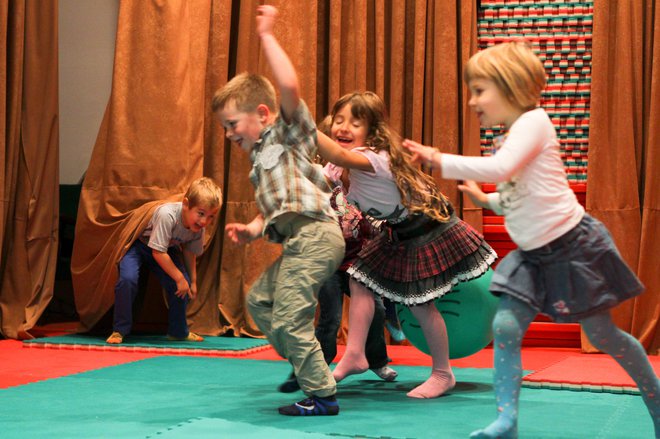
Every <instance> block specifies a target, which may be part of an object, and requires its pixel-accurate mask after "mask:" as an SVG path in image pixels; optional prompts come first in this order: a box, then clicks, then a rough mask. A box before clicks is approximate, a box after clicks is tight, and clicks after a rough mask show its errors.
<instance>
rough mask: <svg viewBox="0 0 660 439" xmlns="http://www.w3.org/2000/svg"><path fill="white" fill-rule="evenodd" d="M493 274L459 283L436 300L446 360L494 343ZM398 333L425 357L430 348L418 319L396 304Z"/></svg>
mask: <svg viewBox="0 0 660 439" xmlns="http://www.w3.org/2000/svg"><path fill="white" fill-rule="evenodd" d="M492 276H493V271H492V270H490V269H489V270H488V271H487V272H486V273H484V274H483V275H482V276H480V277H478V278H476V279H471V280H469V281H467V282H459V283H458V284H457V285H455V286H454V287H453V288H452V290H451V291H450V292H449V293H447V294H445V295H444V296H442V297H441V298H439V299H436V300H435V306H436V308H438V311H440V314H442V317H443V318H444V320H445V325H447V335H448V337H449V358H452V359H453V358H463V357H467V356H468V355H472V354H474V353H475V352H478V351H480V350H481V349H483V348H485V347H486V346H488V343H490V342H491V341H492V340H493V330H492V327H491V323H492V321H493V317H495V311H496V310H497V303H498V302H499V299H498V298H497V297H495V296H494V295H492V294H491V293H490V291H488V286H489V285H490V279H491V277H492ZM396 309H397V311H396V312H397V316H398V317H399V323H400V324H401V329H402V330H403V333H404V334H405V335H406V337H407V338H408V340H409V341H410V343H412V345H413V346H415V347H416V348H417V349H419V350H420V351H422V352H424V353H426V354H428V353H429V347H428V345H427V344H426V339H425V338H424V334H423V333H422V328H421V327H420V326H419V323H417V319H415V317H414V316H413V314H412V312H410V308H408V307H407V306H405V305H402V304H399V303H397V305H396Z"/></svg>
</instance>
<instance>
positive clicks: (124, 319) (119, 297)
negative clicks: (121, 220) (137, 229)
mask: <svg viewBox="0 0 660 439" xmlns="http://www.w3.org/2000/svg"><path fill="white" fill-rule="evenodd" d="M151 252H152V249H151V248H150V247H148V246H147V245H146V244H144V243H143V242H142V241H139V240H138V241H135V242H134V243H133V245H131V248H129V249H128V251H127V252H126V254H125V255H124V257H123V258H121V261H119V279H117V283H116V284H115V310H114V321H113V331H116V332H119V333H120V334H121V335H122V336H124V335H126V334H129V333H130V332H131V327H132V326H133V302H134V301H135V298H136V297H137V294H138V282H139V279H140V270H141V269H142V266H143V265H145V264H146V266H147V267H148V268H149V270H151V272H152V273H154V274H155V275H156V277H158V280H159V281H160V284H161V285H162V286H163V288H164V289H165V292H166V293H167V302H168V316H167V324H168V332H167V333H168V334H169V335H171V336H173V337H177V338H179V337H181V338H183V337H187V336H188V322H187V321H186V307H187V304H188V301H189V298H188V296H186V297H185V298H184V299H181V298H180V297H177V296H176V295H175V294H174V293H176V282H174V279H172V278H171V277H170V276H169V275H168V274H167V273H165V271H164V270H163V269H162V268H161V267H160V265H158V262H156V260H155V259H154V257H153V255H152V253H151ZM167 254H169V255H170V258H172V262H174V265H176V267H177V268H178V269H179V270H180V271H181V273H183V276H184V277H185V278H186V281H187V282H188V284H190V277H189V276H188V272H187V270H186V267H185V265H184V263H183V254H182V253H181V251H180V250H179V249H178V248H176V247H170V248H169V249H168V250H167Z"/></svg>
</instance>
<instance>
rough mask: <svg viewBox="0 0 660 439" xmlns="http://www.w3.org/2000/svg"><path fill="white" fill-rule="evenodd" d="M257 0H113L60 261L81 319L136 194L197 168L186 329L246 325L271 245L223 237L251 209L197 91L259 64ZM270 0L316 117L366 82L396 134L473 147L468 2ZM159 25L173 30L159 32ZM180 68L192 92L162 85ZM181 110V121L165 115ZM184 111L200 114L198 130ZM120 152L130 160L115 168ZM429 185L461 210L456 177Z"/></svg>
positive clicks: (177, 182) (137, 218)
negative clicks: (206, 205)
mask: <svg viewBox="0 0 660 439" xmlns="http://www.w3.org/2000/svg"><path fill="white" fill-rule="evenodd" d="M202 3H204V4H202ZM260 3H262V2H260V1H257V0H252V1H243V2H240V3H238V2H232V1H231V0H216V1H213V2H211V3H208V5H209V7H208V8H207V6H206V5H207V3H206V2H177V1H171V2H166V3H164V4H162V2H122V3H121V7H120V16H119V29H118V34H117V49H116V65H115V80H114V84H113V92H112V97H111V100H110V104H109V106H108V110H107V113H106V117H105V119H104V122H103V126H102V128H101V132H100V134H99V139H98V141H97V144H96V147H95V150H94V155H93V157H92V163H91V165H90V170H89V171H88V174H87V177H86V179H85V183H84V186H83V192H82V197H81V207H80V210H79V217H78V227H77V232H76V233H77V237H76V244H75V248H74V257H73V258H74V261H73V263H72V265H73V275H74V288H75V295H76V305H77V308H78V312H79V313H80V315H81V317H82V320H83V325H84V327H85V328H90V327H91V326H93V325H94V324H95V323H96V322H97V321H98V320H99V319H100V317H101V316H102V315H103V314H104V313H106V312H107V311H108V310H109V309H110V307H111V306H112V301H113V293H112V286H113V285H114V281H115V279H116V267H115V264H116V262H117V261H118V259H119V258H120V257H121V255H122V254H123V252H124V251H125V249H126V248H127V246H128V245H129V244H130V242H131V240H132V239H134V238H135V234H136V231H137V230H139V229H140V227H141V226H143V225H144V221H145V220H146V218H147V217H148V214H149V210H148V209H147V208H141V207H139V206H140V205H142V204H143V203H145V202H147V201H150V200H157V199H161V198H166V197H169V196H173V197H177V196H180V194H181V192H182V191H183V189H184V187H185V185H186V184H187V183H188V182H189V181H190V180H191V179H192V178H193V177H194V176H196V174H197V173H198V172H200V171H202V172H203V173H204V174H205V175H209V176H212V177H214V178H216V180H217V181H218V182H219V183H221V185H222V187H223V190H224V193H225V204H224V209H223V211H222V215H221V219H220V221H219V223H220V224H219V227H218V228H217V230H216V231H215V235H214V238H215V239H213V241H212V242H211V244H210V246H209V248H208V249H207V251H206V253H205V255H204V256H203V257H202V259H201V261H200V264H199V268H198V270H199V275H198V279H199V280H198V281H199V290H200V295H201V297H200V300H197V301H195V302H192V303H191V305H190V307H189V317H190V320H191V323H192V328H193V329H194V330H196V331H199V332H201V333H204V334H214V335H219V334H224V333H228V332H229V333H232V334H233V335H236V336H239V335H250V336H258V335H259V332H258V330H257V329H256V327H255V326H254V323H253V322H252V320H251V319H250V317H249V315H248V313H247V312H246V309H245V295H246V294H247V290H248V288H249V286H250V285H251V284H252V282H253V281H254V280H255V279H256V277H257V276H258V275H259V274H260V273H261V272H262V271H263V269H264V268H265V267H266V266H267V265H269V264H270V263H271V262H272V261H273V260H274V259H275V258H276V257H277V256H278V255H279V251H280V250H279V247H278V246H276V245H273V244H269V243H267V242H265V241H264V240H258V241H256V242H254V243H252V244H250V245H248V246H245V247H235V246H233V245H231V244H230V243H228V242H226V241H225V240H224V234H223V227H224V224H226V223H228V222H233V221H241V222H248V221H250V220H251V219H252V218H253V217H254V215H256V213H257V209H256V207H255V203H254V194H253V190H252V186H251V184H250V182H249V180H248V178H247V175H248V171H249V168H250V164H249V160H248V158H247V156H246V155H245V154H244V153H243V152H242V151H240V150H238V148H235V147H230V145H229V143H228V142H227V141H225V139H224V138H223V135H224V132H223V130H222V129H221V127H220V126H219V124H218V123H217V122H216V121H214V120H213V117H212V115H211V114H210V111H209V102H210V99H211V96H212V95H213V92H214V91H215V90H216V89H217V88H219V87H221V86H222V85H223V84H224V83H225V82H226V81H227V80H229V79H230V78H231V77H233V76H234V75H235V74H236V73H239V72H242V71H246V70H247V71H256V72H259V73H263V74H266V75H267V76H268V75H269V72H268V68H267V66H266V64H265V62H264V59H263V56H262V54H261V51H260V47H259V40H258V37H257V36H256V33H255V32H254V26H255V20H254V17H255V8H256V6H257V5H258V4H260ZM272 3H273V4H275V5H276V6H277V7H278V8H279V9H280V17H279V20H278V24H277V25H276V28H275V31H276V35H277V37H278V39H279V40H280V42H281V44H282V45H283V47H285V48H286V50H287V52H288V54H289V55H290V57H291V59H292V61H293V63H294V65H295V66H296V68H297V70H298V73H299V75H300V80H301V87H302V90H301V92H302V97H303V99H304V100H305V101H306V102H307V104H308V106H309V108H310V109H312V112H315V113H316V117H317V119H320V118H322V117H323V116H324V115H325V114H326V113H327V112H328V111H329V107H330V106H331V104H332V103H333V102H334V101H335V100H336V99H337V98H338V97H339V96H341V95H342V94H344V93H347V92H350V91H353V90H373V91H375V92H377V93H378V94H379V95H381V96H382V97H383V98H384V100H385V102H386V104H387V105H388V107H389V109H390V114H391V122H392V125H393V127H394V128H395V129H396V130H397V131H399V133H401V134H402V135H403V136H406V137H413V138H415V139H417V140H422V141H424V142H427V143H433V144H437V145H441V146H442V147H443V150H446V151H450V152H469V153H472V154H474V153H478V149H476V150H469V149H463V148H462V145H463V144H465V145H470V146H471V147H473V148H478V145H479V142H478V136H479V132H478V128H477V125H476V124H475V121H474V118H473V117H472V116H469V117H468V116H466V114H468V113H467V110H466V109H467V106H466V105H465V103H466V99H467V98H466V93H465V88H464V87H463V86H462V81H461V66H462V64H463V63H464V62H465V60H467V58H468V57H469V56H470V55H471V54H472V53H473V52H474V51H475V50H476V2H475V1H474V0H469V1H461V2H434V1H429V0H407V1H386V0H355V1H338V0H325V1H312V2H310V1H306V0H298V1H283V0H282V1H274V2H272ZM194 20H197V21H194ZM138 24H139V25H138ZM165 31H167V34H168V35H173V34H176V35H177V36H178V37H179V38H182V39H183V41H179V40H176V42H175V41H174V39H171V38H163V37H162V35H164V32H165ZM188 40H194V41H196V42H198V45H197V46H196V47H195V49H196V52H193V51H192V50H191V48H190V47H185V46H186V45H188V44H189V43H188V42H187V41H188ZM204 44H206V45H205V46H204ZM182 46H183V47H182ZM173 65H174V66H177V65H178V66H180V67H181V69H180V70H177V69H176V68H171V66H173ZM163 66H167V68H164V67H163ZM164 73H165V74H164ZM186 75H187V76H186ZM187 77H192V78H189V81H190V82H191V83H193V82H194V81H198V82H194V84H193V85H197V84H198V85H199V88H198V89H199V90H204V96H203V97H202V96H197V95H194V96H193V95H192V94H189V95H185V96H184V95H181V96H179V98H184V99H178V100H177V99H176V96H175V94H173V93H172V91H173V90H179V89H181V84H182V82H183V81H184V78H187ZM138 83H139V84H140V85H139V86H138V85H137V84H138ZM195 99H197V100H195ZM155 108H158V111H154V109H155ZM131 115H133V116H131ZM136 115H140V117H139V118H137V117H136ZM184 115H185V116H187V119H186V121H187V125H186V123H182V122H181V120H180V119H178V117H183V116H184ZM133 118H136V119H135V120H133ZM172 118H173V119H175V120H172ZM195 122H199V123H200V124H203V140H201V139H200V138H199V137H197V131H196V129H197V127H196V126H194V123H195ZM155 133H157V134H158V135H159V136H158V137H157V136H156V134H155ZM193 134H194V135H193ZM186 135H190V136H191V137H192V140H191V141H190V142H189V143H186V145H187V147H186V148H183V149H182V148H181V147H180V145H181V142H176V141H173V142H168V141H171V140H173V139H176V138H177V137H178V138H180V137H181V136H184V137H185V136H186ZM198 141H199V142H198ZM155 144H157V145H158V147H157V149H155V146H154V145H155ZM182 151H188V152H189V154H190V156H191V157H192V156H193V155H194V154H201V153H203V154H204V160H203V162H202V161H201V159H199V161H196V160H197V159H196V160H192V161H188V162H186V161H182V160H177V159H176V158H175V157H180V155H181V154H182ZM153 155H155V156H156V157H155V159H150V156H153ZM165 157H167V158H168V159H169V160H166V159H165ZM196 157H197V156H196ZM129 158H136V159H137V158H139V160H134V161H129V160H127V159H129ZM129 162H130V163H131V166H130V167H128V168H126V169H124V168H123V167H121V165H123V164H126V163H129ZM164 165H165V166H164ZM197 165H199V166H201V167H202V168H201V169H200V168H198V167H197ZM177 166H178V167H177ZM169 168H171V169H169ZM173 171H176V172H173ZM440 183H441V185H442V189H443V191H445V192H446V193H447V194H448V195H449V196H450V197H451V198H452V200H453V201H454V203H455V204H456V205H457V206H458V207H459V208H460V207H461V200H459V198H458V193H457V191H456V185H455V183H453V182H452V183H448V182H442V181H440ZM479 212H480V211H478V210H475V209H473V210H472V211H471V214H472V215H473V217H474V224H475V225H480V223H481V221H480V213H479ZM82 237H85V238H82ZM99 273H101V275H99Z"/></svg>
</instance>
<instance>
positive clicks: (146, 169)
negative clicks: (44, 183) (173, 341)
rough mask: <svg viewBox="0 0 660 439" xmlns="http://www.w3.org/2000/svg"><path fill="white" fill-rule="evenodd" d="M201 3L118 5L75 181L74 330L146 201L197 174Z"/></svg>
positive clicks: (100, 303) (96, 312) (204, 40)
mask: <svg viewBox="0 0 660 439" xmlns="http://www.w3.org/2000/svg"><path fill="white" fill-rule="evenodd" d="M210 9H211V5H210V3H208V2H189V1H186V0H169V1H166V2H161V1H149V2H147V1H122V2H120V4H119V19H118V29H117V37H116V48H115V64H114V71H113V83H112V92H111V96H110V101H109V103H108V107H107V109H106V112H105V115H104V118H103V121H102V124H101V128H100V130H99V135H98V138H97V140H96V144H95V146H94V150H93V153H92V157H91V160H90V165H89V168H88V170H87V173H86V176H85V180H84V182H83V187H82V192H81V197H80V206H79V210H78V217H77V224H76V236H75V241H74V248H73V256H72V262H71V272H72V277H73V286H74V295H75V300H76V308H77V310H78V314H79V315H80V318H81V324H82V329H83V330H89V329H91V328H92V327H94V325H95V324H96V323H97V322H99V320H100V319H101V318H102V317H103V316H104V315H105V314H106V312H107V311H108V310H109V309H110V308H111V307H112V304H113V302H114V283H115V281H116V278H117V267H116V264H117V262H118V260H119V259H120V257H121V256H122V255H123V254H124V252H125V251H126V250H127V248H128V247H129V246H130V244H131V243H132V242H133V240H134V239H135V238H136V237H137V236H138V233H139V232H140V231H141V230H142V229H143V228H144V226H146V223H147V221H148V219H149V216H150V214H151V212H152V210H153V208H154V207H155V206H156V205H157V204H158V203H160V202H162V201H167V200H171V201H174V200H176V201H179V200H181V199H182V197H183V193H184V192H185V190H186V189H187V187H188V185H189V184H190V182H191V181H192V180H194V179H195V178H197V177H200V176H201V175H202V171H203V158H204V141H205V131H204V124H205V116H206V113H207V112H208V105H207V100H206V96H205V90H204V86H203V84H204V81H205V75H206V68H207V56H208V46H209V45H208V37H209V32H208V29H209V22H210V16H211V15H210ZM211 177H215V176H213V175H211ZM207 299H208V298H207V297H204V296H203V295H202V296H201V297H200V298H199V301H200V302H203V301H206V300H207ZM162 321H166V318H165V317H164V318H163V319H162Z"/></svg>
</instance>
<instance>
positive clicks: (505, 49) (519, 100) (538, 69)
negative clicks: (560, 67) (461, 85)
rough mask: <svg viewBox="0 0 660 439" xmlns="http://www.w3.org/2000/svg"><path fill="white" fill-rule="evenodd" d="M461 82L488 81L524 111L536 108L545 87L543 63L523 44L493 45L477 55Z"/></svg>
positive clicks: (514, 42) (466, 67)
mask: <svg viewBox="0 0 660 439" xmlns="http://www.w3.org/2000/svg"><path fill="white" fill-rule="evenodd" d="M463 76H464V79H465V81H466V82H467V83H469V82H470V81H472V80H474V79H488V80H491V81H493V82H494V83H495V85H496V86H497V88H498V89H499V90H500V91H501V92H502V94H503V95H504V96H506V97H507V98H508V99H509V101H510V102H511V103H512V104H513V105H516V106H518V107H519V108H522V109H524V110H531V109H533V108H535V107H536V106H537V105H538V102H539V100H540V99H541V92H542V91H543V89H544V88H545V85H546V74H545V68H544V67H543V63H542V62H541V60H540V59H539V57H538V56H536V54H535V53H534V52H533V51H532V48H531V46H530V44H529V43H527V42H526V41H521V40H517V41H511V42H507V43H502V44H497V45H495V46H491V47H489V48H487V49H484V50H482V51H480V52H477V53H476V54H475V55H474V56H472V57H471V58H470V60H469V61H468V63H467V65H466V66H465V71H464V75H463Z"/></svg>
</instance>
